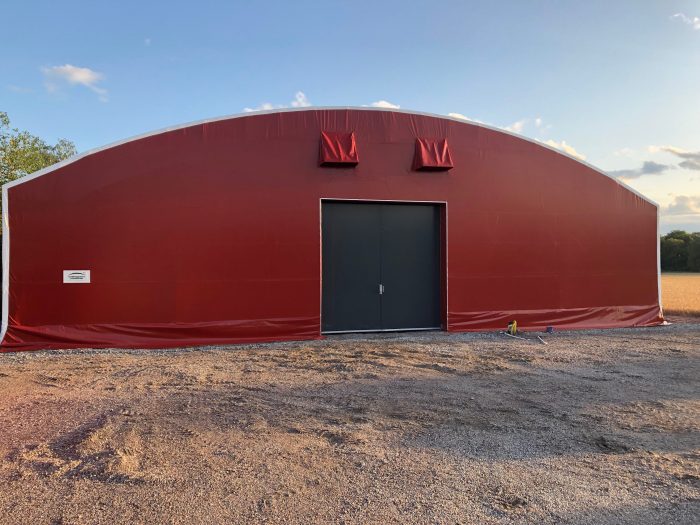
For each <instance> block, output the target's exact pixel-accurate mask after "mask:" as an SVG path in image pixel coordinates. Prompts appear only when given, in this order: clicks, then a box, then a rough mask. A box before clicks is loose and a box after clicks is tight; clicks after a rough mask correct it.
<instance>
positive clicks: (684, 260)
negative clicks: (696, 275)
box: [660, 230, 700, 272]
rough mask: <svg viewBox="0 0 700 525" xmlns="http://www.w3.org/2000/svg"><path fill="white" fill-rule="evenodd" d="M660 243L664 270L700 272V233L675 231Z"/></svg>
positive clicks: (662, 238)
mask: <svg viewBox="0 0 700 525" xmlns="http://www.w3.org/2000/svg"><path fill="white" fill-rule="evenodd" d="M660 243H661V244H660V249H661V269H662V270H664V271H670V272H687V271H690V272H700V233H688V232H684V231H682V230H673V231H672V232H670V233H667V234H666V235H664V236H663V237H661V239H660Z"/></svg>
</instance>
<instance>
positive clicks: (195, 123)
mask: <svg viewBox="0 0 700 525" xmlns="http://www.w3.org/2000/svg"><path fill="white" fill-rule="evenodd" d="M319 110H321V111H323V110H354V111H358V110H359V111H379V112H382V111H383V112H393V113H406V114H408V115H421V116H424V117H433V118H440V119H444V120H453V121H455V122H460V123H462V124H470V125H472V126H479V127H481V128H485V129H488V130H491V131H496V132H498V133H504V134H506V135H511V136H513V137H516V138H518V139H521V140H525V141H527V142H531V143H532V144H536V145H538V146H541V147H543V148H547V149H549V150H551V151H553V152H555V153H558V154H559V155H563V156H565V157H568V158H570V159H571V160H573V161H575V162H578V163H579V164H583V165H584V166H586V167H588V168H590V169H592V170H593V171H596V172H598V173H600V174H601V175H605V176H606V177H608V178H609V179H612V180H614V181H615V182H616V183H617V184H619V185H620V186H622V187H623V188H625V189H626V190H628V191H631V192H632V193H634V194H635V195H637V196H638V197H640V198H641V199H643V200H645V201H647V202H648V203H650V204H653V205H654V206H656V208H657V209H658V208H659V204H658V203H657V202H655V201H653V200H652V199H650V198H649V197H647V196H645V195H642V194H641V193H640V192H638V191H637V190H635V189H634V188H632V187H631V186H628V185H627V184H625V183H624V182H622V181H621V180H619V179H617V178H616V177H613V176H612V175H610V174H609V173H606V172H605V171H603V170H601V169H599V168H596V167H595V166H593V165H592V164H589V163H588V162H586V161H584V160H581V159H578V158H576V157H574V156H573V155H570V154H568V153H566V152H565V151H562V150H560V149H557V148H555V147H553V146H550V145H549V144H546V143H544V142H540V141H539V140H535V139H531V138H529V137H525V136H524V135H519V134H517V133H513V132H512V131H508V130H505V129H503V128H499V127H496V126H491V125H489V124H484V123H482V122H476V121H473V120H466V119H462V118H457V117H450V116H449V115H438V114H436V113H427V112H424V111H410V110H405V109H397V108H374V107H365V106H359V107H355V106H307V107H303V108H276V109H267V110H259V111H247V112H244V113H235V114H233V115H225V116H222V117H214V118H208V119H202V120H195V121H193V122H186V123H184V124H178V125H176V126H169V127H166V128H162V129H158V130H155V131H148V132H146V133H141V134H139V135H135V136H133V137H129V138H126V139H122V140H118V141H116V142H112V143H111V144H107V145H105V146H99V147H97V148H93V149H91V150H88V151H86V152H84V153H79V154H77V155H74V156H72V157H70V158H68V159H66V160H63V161H61V162H58V163H56V164H52V165H51V166H48V167H46V168H44V169H42V170H39V171H36V172H34V173H31V174H29V175H26V176H24V177H21V178H19V179H16V180H13V181H11V182H8V183H5V184H3V185H2V189H3V191H7V190H8V189H9V188H11V187H13V186H17V185H19V184H23V183H25V182H29V181H30V180H33V179H36V178H37V177H41V176H42V175H46V174H47V173H51V172H52V171H55V170H57V169H59V168H62V167H64V166H67V165H68V164H72V163H73V162H76V161H78V160H80V159H82V158H85V157H87V156H89V155H92V154H94V153H99V152H100V151H104V150H106V149H110V148H114V147H116V146H121V145H122V144H126V143H127V142H133V141H136V140H139V139H143V138H146V137H151V136H153V135H160V134H161V133H167V132H169V131H176V130H178V129H183V128H189V127H191V126H199V125H201V124H209V123H212V122H219V121H221V120H230V119H234V118H243V117H254V116H256V115H267V114H270V113H291V112H295V111H319Z"/></svg>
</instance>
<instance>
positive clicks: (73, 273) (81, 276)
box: [63, 270, 90, 284]
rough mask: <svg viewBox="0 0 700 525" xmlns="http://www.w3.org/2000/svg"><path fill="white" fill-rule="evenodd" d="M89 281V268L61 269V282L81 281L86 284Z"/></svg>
mask: <svg viewBox="0 0 700 525" xmlns="http://www.w3.org/2000/svg"><path fill="white" fill-rule="evenodd" d="M89 282H90V270H63V283H64V284H65V283H81V284H87V283H89Z"/></svg>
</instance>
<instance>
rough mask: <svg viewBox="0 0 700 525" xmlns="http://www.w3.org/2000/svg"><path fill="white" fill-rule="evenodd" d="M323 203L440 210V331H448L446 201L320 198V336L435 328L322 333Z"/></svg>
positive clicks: (421, 329) (415, 329)
mask: <svg viewBox="0 0 700 525" xmlns="http://www.w3.org/2000/svg"><path fill="white" fill-rule="evenodd" d="M324 202H355V203H358V204H361V203H368V204H382V203H386V204H432V205H434V206H437V207H438V209H439V210H440V254H439V257H440V319H441V323H440V329H441V330H444V331H448V330H449V327H448V319H447V304H448V303H447V297H448V293H449V286H448V284H449V283H448V280H447V250H448V244H447V217H448V214H447V201H419V200H396V199H394V200H392V199H348V198H342V197H321V198H320V199H319V201H318V237H319V253H318V257H319V261H320V265H319V272H320V275H319V288H318V294H319V303H318V305H319V321H320V323H319V330H321V334H343V333H345V334H348V333H365V332H414V331H415V332H418V331H429V330H435V329H436V328H386V329H377V330H340V331H330V332H324V331H323V329H322V327H323V319H322V316H323V203H324Z"/></svg>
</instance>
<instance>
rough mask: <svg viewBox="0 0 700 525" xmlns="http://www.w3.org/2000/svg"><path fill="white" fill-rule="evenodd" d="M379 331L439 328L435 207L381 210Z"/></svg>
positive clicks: (404, 206) (387, 207)
mask: <svg viewBox="0 0 700 525" xmlns="http://www.w3.org/2000/svg"><path fill="white" fill-rule="evenodd" d="M381 219H382V235H381V238H382V239H381V240H382V247H381V251H382V254H381V259H382V271H381V274H382V284H383V285H384V294H383V295H382V328H383V329H385V330H386V329H397V328H432V327H440V324H441V316H440V213H439V208H438V207H437V206H429V205H424V204H385V205H383V206H382V217H381Z"/></svg>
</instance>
